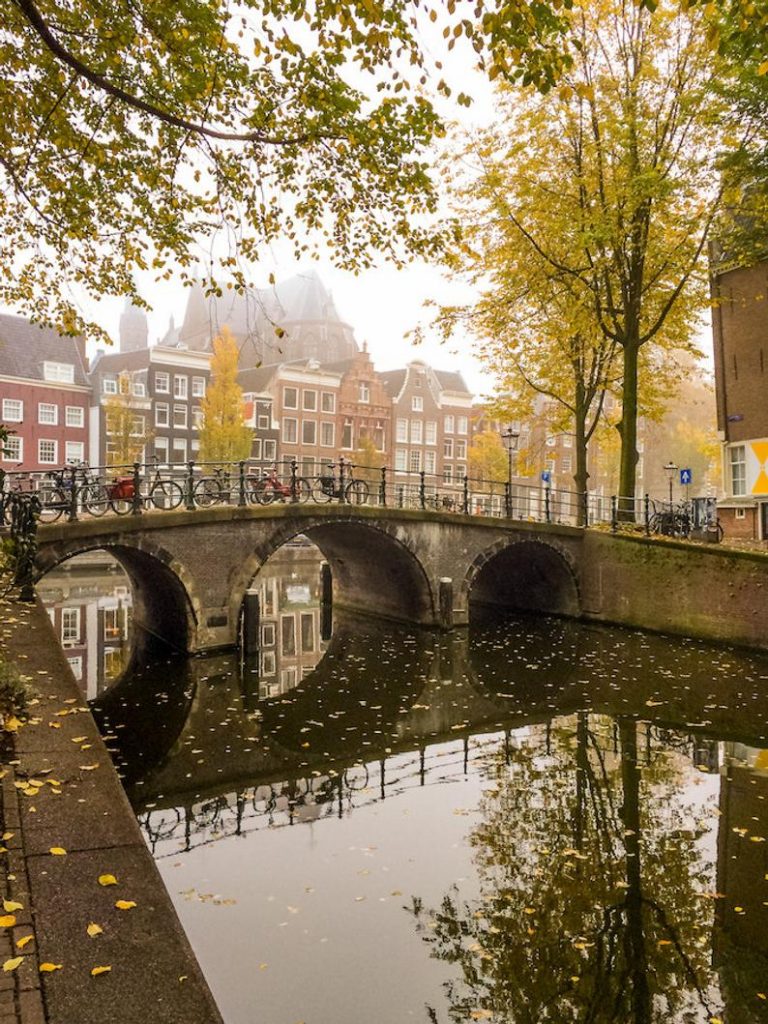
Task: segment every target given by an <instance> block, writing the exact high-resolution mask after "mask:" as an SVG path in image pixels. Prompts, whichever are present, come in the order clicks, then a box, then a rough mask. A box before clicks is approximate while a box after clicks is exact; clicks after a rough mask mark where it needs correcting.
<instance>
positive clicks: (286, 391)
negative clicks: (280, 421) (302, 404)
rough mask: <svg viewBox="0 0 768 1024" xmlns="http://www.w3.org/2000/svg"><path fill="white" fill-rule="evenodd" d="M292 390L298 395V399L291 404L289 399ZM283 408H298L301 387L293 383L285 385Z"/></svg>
mask: <svg viewBox="0 0 768 1024" xmlns="http://www.w3.org/2000/svg"><path fill="white" fill-rule="evenodd" d="M289 391H292V392H293V393H294V394H295V395H296V401H295V402H294V403H293V404H292V405H291V403H290V402H289V401H288V392H289ZM283 408H284V409H298V408H299V389H298V388H297V387H294V386H293V385H288V386H287V387H286V386H284V387H283Z"/></svg>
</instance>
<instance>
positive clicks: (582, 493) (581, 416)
mask: <svg viewBox="0 0 768 1024" xmlns="http://www.w3.org/2000/svg"><path fill="white" fill-rule="evenodd" d="M575 448H576V472H575V473H574V475H573V479H574V481H575V482H576V495H577V496H576V500H577V501H578V508H577V511H576V525H577V526H586V525H587V514H586V513H587V498H586V494H587V483H588V481H589V470H588V469H587V431H586V411H583V412H582V411H579V412H578V413H577V415H576V439H575Z"/></svg>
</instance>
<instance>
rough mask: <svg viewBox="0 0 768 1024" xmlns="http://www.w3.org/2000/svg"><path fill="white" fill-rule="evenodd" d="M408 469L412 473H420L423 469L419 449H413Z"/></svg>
mask: <svg viewBox="0 0 768 1024" xmlns="http://www.w3.org/2000/svg"><path fill="white" fill-rule="evenodd" d="M408 469H409V470H410V471H411V472H412V473H418V472H419V470H420V469H421V452H420V450H419V449H418V448H412V449H411V452H410V455H409V458H408Z"/></svg>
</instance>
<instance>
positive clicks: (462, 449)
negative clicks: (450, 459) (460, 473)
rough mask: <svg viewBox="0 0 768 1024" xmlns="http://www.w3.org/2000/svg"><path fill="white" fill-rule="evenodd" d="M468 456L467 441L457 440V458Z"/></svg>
mask: <svg viewBox="0 0 768 1024" xmlns="http://www.w3.org/2000/svg"><path fill="white" fill-rule="evenodd" d="M466 457H467V442H466V441H457V442H456V458H457V459H466Z"/></svg>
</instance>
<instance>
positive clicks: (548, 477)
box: [541, 469, 552, 484]
mask: <svg viewBox="0 0 768 1024" xmlns="http://www.w3.org/2000/svg"><path fill="white" fill-rule="evenodd" d="M541 479H542V482H543V483H545V484H549V483H552V474H551V473H550V471H549V470H548V469H545V470H544V471H543V472H542V474H541Z"/></svg>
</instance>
